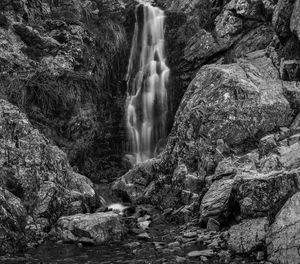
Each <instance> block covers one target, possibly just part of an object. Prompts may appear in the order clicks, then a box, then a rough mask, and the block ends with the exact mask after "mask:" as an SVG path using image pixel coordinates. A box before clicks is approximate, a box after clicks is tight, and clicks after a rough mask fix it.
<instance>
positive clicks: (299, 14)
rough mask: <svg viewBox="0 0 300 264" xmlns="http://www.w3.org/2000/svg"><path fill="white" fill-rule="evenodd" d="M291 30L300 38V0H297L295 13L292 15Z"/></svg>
mask: <svg viewBox="0 0 300 264" xmlns="http://www.w3.org/2000/svg"><path fill="white" fill-rule="evenodd" d="M290 28H291V31H292V32H293V33H295V34H296V35H297V36H298V39H299V40H300V1H299V0H296V2H295V6H294V9H293V13H292V16H291V24H290Z"/></svg>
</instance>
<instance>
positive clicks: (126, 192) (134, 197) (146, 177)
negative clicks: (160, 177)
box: [112, 159, 159, 202]
mask: <svg viewBox="0 0 300 264" xmlns="http://www.w3.org/2000/svg"><path fill="white" fill-rule="evenodd" d="M158 162H159V160H157V159H151V160H148V161H146V162H144V163H141V164H138V165H136V166H135V167H134V168H133V169H132V170H130V171H129V172H128V173H126V174H125V175H124V176H122V177H121V178H119V179H117V180H116V181H115V182H114V184H113V186H112V190H113V191H114V192H116V193H117V194H118V196H121V197H123V198H125V199H127V200H128V199H129V200H130V201H131V202H137V201H139V200H140V201H141V200H143V198H144V191H145V189H146V187H147V186H148V185H149V184H150V183H151V182H152V181H153V180H154V178H155V173H156V171H157V166H158Z"/></svg>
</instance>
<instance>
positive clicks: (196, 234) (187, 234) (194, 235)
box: [183, 232, 198, 238]
mask: <svg viewBox="0 0 300 264" xmlns="http://www.w3.org/2000/svg"><path fill="white" fill-rule="evenodd" d="M183 237H185V238H193V237H198V233H197V232H187V233H184V234H183Z"/></svg>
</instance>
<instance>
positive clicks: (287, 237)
mask: <svg viewBox="0 0 300 264" xmlns="http://www.w3.org/2000/svg"><path fill="white" fill-rule="evenodd" d="M299 230H300V193H299V192H298V193H296V194H295V195H294V196H293V197H291V198H290V199H289V200H288V201H287V202H286V204H285V205H284V206H283V207H282V209H281V210H280V212H279V213H278V214H277V216H276V218H275V222H274V223H273V224H272V226H271V227H270V231H269V233H268V235H267V244H268V259H269V260H270V261H272V262H274V263H288V264H296V263H299V259H300V253H299V241H300V233H299Z"/></svg>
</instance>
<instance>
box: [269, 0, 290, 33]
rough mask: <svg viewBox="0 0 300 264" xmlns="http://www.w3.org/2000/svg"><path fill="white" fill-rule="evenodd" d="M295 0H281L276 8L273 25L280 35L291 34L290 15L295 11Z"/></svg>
mask: <svg viewBox="0 0 300 264" xmlns="http://www.w3.org/2000/svg"><path fill="white" fill-rule="evenodd" d="M294 2H295V0H279V1H278V2H277V5H276V8H275V10H274V14H273V18H272V25H273V27H274V29H275V31H276V33H277V35H278V36H279V37H283V38H286V37H288V36H289V35H290V29H289V26H290V17H291V15H292V12H293V6H294Z"/></svg>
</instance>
